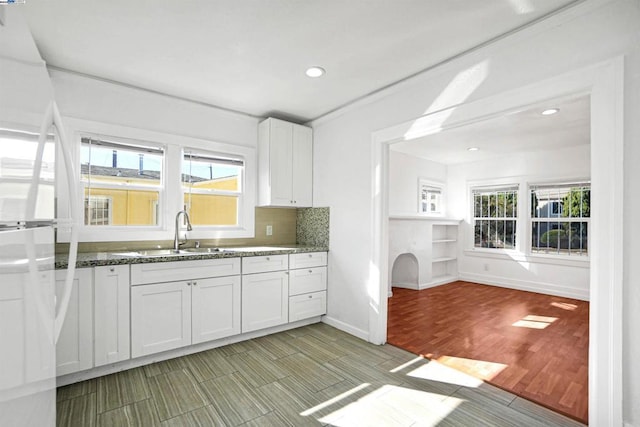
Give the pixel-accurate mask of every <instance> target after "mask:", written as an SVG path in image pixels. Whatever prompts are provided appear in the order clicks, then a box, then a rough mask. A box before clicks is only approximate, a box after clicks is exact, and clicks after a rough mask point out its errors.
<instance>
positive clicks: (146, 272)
mask: <svg viewBox="0 0 640 427" xmlns="http://www.w3.org/2000/svg"><path fill="white" fill-rule="evenodd" d="M236 274H240V258H218V259H203V260H192V261H176V262H156V263H149V264H133V265H131V284H132V285H143V284H146V283H160V282H173V281H176V280H180V281H182V280H191V279H202V278H203V277H223V276H233V275H236Z"/></svg>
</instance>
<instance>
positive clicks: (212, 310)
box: [131, 258, 240, 357]
mask: <svg viewBox="0 0 640 427" xmlns="http://www.w3.org/2000/svg"><path fill="white" fill-rule="evenodd" d="M186 262H192V263H194V262H195V263H197V262H196V261H186ZM193 266H194V267H197V268H190V267H191V265H186V264H183V263H182V262H180V261H178V262H173V263H157V267H156V268H157V269H158V271H156V270H155V269H154V266H153V265H151V264H140V265H133V266H131V274H132V279H133V278H134V277H135V281H134V280H132V282H135V283H140V284H139V285H135V286H131V356H132V357H139V356H145V355H148V354H153V353H158V352H161V351H166V350H171V349H174V348H179V347H185V346H188V345H191V344H197V343H201V342H205V341H210V340H214V339H219V338H224V337H228V336H231V335H236V334H239V333H240V276H239V273H240V259H239V258H228V259H219V260H207V261H202V262H201V263H200V264H194V265H193ZM168 267H173V268H168ZM185 267H187V268H185ZM159 271H167V272H171V273H170V274H171V275H172V276H171V277H175V276H180V277H183V278H184V280H180V281H172V282H166V283H148V282H149V281H150V280H157V278H158V274H159ZM217 272H224V273H235V274H234V275H229V276H222V277H205V278H201V275H202V274H207V273H209V274H216V273H217ZM198 276H200V277H198Z"/></svg>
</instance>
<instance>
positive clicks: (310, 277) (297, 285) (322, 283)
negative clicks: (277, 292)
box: [289, 267, 327, 295]
mask: <svg viewBox="0 0 640 427" xmlns="http://www.w3.org/2000/svg"><path fill="white" fill-rule="evenodd" d="M326 289H327V267H315V268H302V269H299V270H290V271H289V295H300V294H307V293H309V292H319V291H325V290H326Z"/></svg>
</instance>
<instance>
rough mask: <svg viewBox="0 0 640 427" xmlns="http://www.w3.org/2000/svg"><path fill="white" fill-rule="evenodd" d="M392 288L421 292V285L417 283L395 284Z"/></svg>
mask: <svg viewBox="0 0 640 427" xmlns="http://www.w3.org/2000/svg"><path fill="white" fill-rule="evenodd" d="M391 286H392V287H394V288H403V289H413V290H414V291H417V290H420V285H418V284H417V283H406V282H394V283H393V284H392V285H391Z"/></svg>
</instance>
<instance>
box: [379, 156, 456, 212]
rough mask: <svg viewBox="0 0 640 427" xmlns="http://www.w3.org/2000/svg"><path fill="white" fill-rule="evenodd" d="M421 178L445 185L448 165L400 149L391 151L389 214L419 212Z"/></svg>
mask: <svg viewBox="0 0 640 427" xmlns="http://www.w3.org/2000/svg"><path fill="white" fill-rule="evenodd" d="M420 178H424V179H426V180H428V181H432V182H434V183H442V184H443V185H444V184H445V183H446V180H447V167H446V166H445V165H443V164H441V163H436V162H432V161H430V160H426V159H421V158H419V157H415V156H410V155H408V154H405V153H400V152H398V151H393V150H391V151H390V152H389V215H416V214H417V213H418V180H419V179H420ZM445 206H446V201H445ZM445 209H446V207H445Z"/></svg>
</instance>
